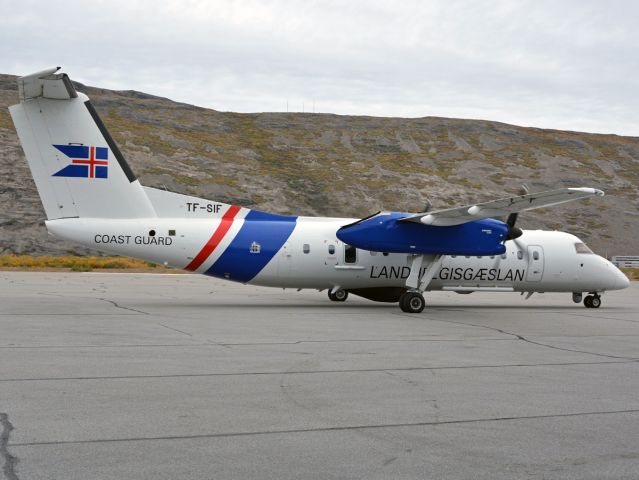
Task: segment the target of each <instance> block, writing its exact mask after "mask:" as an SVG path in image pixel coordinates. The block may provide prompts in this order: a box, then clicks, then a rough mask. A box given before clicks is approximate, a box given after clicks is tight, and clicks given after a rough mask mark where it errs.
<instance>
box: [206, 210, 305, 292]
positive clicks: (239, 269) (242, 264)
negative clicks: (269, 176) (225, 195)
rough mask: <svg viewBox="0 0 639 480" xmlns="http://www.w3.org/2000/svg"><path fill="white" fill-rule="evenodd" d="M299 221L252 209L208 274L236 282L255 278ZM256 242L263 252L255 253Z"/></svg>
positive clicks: (295, 218)
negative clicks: (252, 248)
mask: <svg viewBox="0 0 639 480" xmlns="http://www.w3.org/2000/svg"><path fill="white" fill-rule="evenodd" d="M296 222H297V217H288V216H284V215H275V214H271V213H264V212H258V211H256V210H251V211H250V212H249V213H248V215H247V216H246V217H245V218H244V224H243V225H242V228H240V231H239V232H238V234H237V235H236V236H235V238H234V239H233V241H232V242H231V244H230V245H229V246H228V247H227V248H226V250H225V251H224V253H223V254H222V255H221V256H220V258H218V259H217V261H216V262H215V263H214V264H213V265H211V267H210V268H209V269H208V270H207V271H206V272H204V273H205V274H206V275H211V276H213V277H218V278H225V279H228V280H234V281H236V282H242V283H247V282H249V281H251V280H252V279H253V278H254V277H255V276H256V275H257V274H258V273H260V272H261V271H262V269H263V268H264V267H265V266H266V264H267V263H268V262H270V261H271V259H272V258H273V257H274V256H275V254H276V253H277V252H278V251H279V250H280V248H282V245H284V243H285V242H286V240H288V237H290V236H291V233H293V230H294V229H295V224H296ZM253 242H255V243H256V244H258V245H259V253H251V245H253ZM254 250H255V248H254Z"/></svg>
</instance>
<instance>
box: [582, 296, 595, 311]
mask: <svg viewBox="0 0 639 480" xmlns="http://www.w3.org/2000/svg"><path fill="white" fill-rule="evenodd" d="M592 298H593V297H592V295H588V296H587V297H586V298H584V306H585V307H586V308H592Z"/></svg>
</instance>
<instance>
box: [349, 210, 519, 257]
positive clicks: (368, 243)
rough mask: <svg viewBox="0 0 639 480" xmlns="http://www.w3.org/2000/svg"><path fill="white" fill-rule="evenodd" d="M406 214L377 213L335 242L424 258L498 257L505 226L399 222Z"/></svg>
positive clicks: (484, 221)
mask: <svg viewBox="0 0 639 480" xmlns="http://www.w3.org/2000/svg"><path fill="white" fill-rule="evenodd" d="M409 215H410V214H408V213H402V212H390V213H379V214H376V215H373V216H371V217H368V218H365V219H363V220H360V221H358V222H355V223H353V224H350V225H345V226H343V227H342V228H340V229H339V230H338V231H337V238H339V239H340V240H341V241H342V242H345V243H347V244H349V245H353V246H354V247H357V248H360V249H362V250H371V251H374V252H389V253H423V254H427V255H440V254H441V255H501V254H502V253H504V252H505V251H506V247H505V246H504V244H503V242H504V239H505V238H506V235H507V232H508V226H507V225H506V224H505V223H504V222H500V221H499V220H494V219H492V218H486V219H482V220H476V221H473V222H468V223H463V224H461V225H453V226H449V227H435V226H432V225H424V224H421V223H415V222H399V221H398V220H399V219H401V218H404V217H407V216H409Z"/></svg>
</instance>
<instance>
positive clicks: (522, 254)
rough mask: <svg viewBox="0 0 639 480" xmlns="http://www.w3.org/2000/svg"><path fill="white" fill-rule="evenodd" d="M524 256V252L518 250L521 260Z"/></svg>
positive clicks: (518, 256) (518, 257)
mask: <svg viewBox="0 0 639 480" xmlns="http://www.w3.org/2000/svg"><path fill="white" fill-rule="evenodd" d="M522 258H524V252H522V251H521V250H518V251H517V259H518V260H521V259H522Z"/></svg>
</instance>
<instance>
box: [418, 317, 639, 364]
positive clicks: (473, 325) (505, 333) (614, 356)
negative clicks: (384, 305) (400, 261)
mask: <svg viewBox="0 0 639 480" xmlns="http://www.w3.org/2000/svg"><path fill="white" fill-rule="evenodd" d="M430 320H432V321H436V322H444V323H453V324H455V325H466V326H469V327H476V328H485V329H487V330H492V331H493V332H499V333H502V334H504V335H510V336H511V337H515V338H516V339H517V340H521V341H523V342H526V343H530V344H531V345H537V346H539V347H546V348H552V349H553V350H561V351H563V352H572V353H583V354H585V355H595V356H597V357H604V358H614V359H615V360H630V361H637V360H639V358H635V357H624V356H619V355H609V354H606V353H598V352H589V351H587V350H576V349H572V348H566V347H558V346H556V345H550V344H547V343H541V342H535V341H534V340H530V339H529V338H526V337H524V336H523V335H519V334H518V333H512V332H507V331H506V330H502V329H500V328H496V327H489V326H487V325H478V324H476V323H466V322H455V321H453V320H442V319H438V318H431V319H430Z"/></svg>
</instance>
